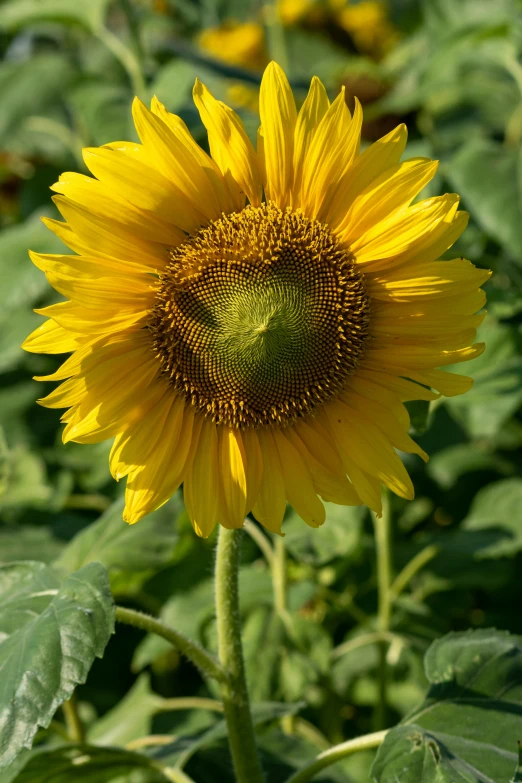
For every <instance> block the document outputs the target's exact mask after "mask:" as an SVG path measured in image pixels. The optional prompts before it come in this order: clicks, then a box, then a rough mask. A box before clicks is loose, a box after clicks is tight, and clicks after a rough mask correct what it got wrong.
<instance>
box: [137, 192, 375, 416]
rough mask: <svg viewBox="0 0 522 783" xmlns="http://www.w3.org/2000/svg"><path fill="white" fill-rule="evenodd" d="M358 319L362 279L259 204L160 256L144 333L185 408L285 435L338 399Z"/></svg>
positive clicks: (310, 229)
mask: <svg viewBox="0 0 522 783" xmlns="http://www.w3.org/2000/svg"><path fill="white" fill-rule="evenodd" d="M369 316H370V308H369V299H368V297H367V295H366V292H365V289H364V283H363V279H362V277H361V275H360V274H359V273H358V271H357V269H356V266H355V264H354V262H353V259H352V257H351V256H350V254H349V253H348V252H347V251H346V250H344V249H342V248H341V247H339V245H338V243H337V240H336V239H335V238H334V237H333V236H332V234H331V233H330V232H329V230H328V229H327V227H326V226H324V225H323V224H322V223H320V222H318V221H316V220H312V219H309V218H306V217H305V216H304V215H303V214H302V213H301V212H298V211H291V210H290V209H286V210H281V209H279V208H278V207H276V206H275V205H274V204H272V203H268V204H263V205H262V206H260V207H246V208H245V209H244V210H242V211H241V212H237V213H233V214H231V215H226V216H223V217H222V218H221V219H220V220H217V221H215V222H213V223H211V224H210V225H209V226H208V227H207V228H205V229H202V230H201V231H199V232H198V233H197V234H195V235H194V236H192V237H190V238H189V239H188V240H187V241H186V242H185V243H183V244H182V245H180V246H179V247H177V248H175V249H174V250H172V251H171V254H170V263H169V264H168V265H167V267H166V269H165V270H164V271H163V272H162V274H161V277H160V285H159V288H158V293H157V299H156V304H155V307H154V310H153V312H152V315H151V318H150V320H149V323H148V328H149V330H150V332H151V335H152V339H153V344H154V348H155V351H156V353H157V356H158V357H159V359H160V361H161V363H162V367H163V372H164V374H165V375H166V376H167V377H168V380H169V383H170V384H171V385H172V386H173V387H174V388H175V389H176V390H177V391H178V392H182V393H183V394H184V395H185V397H186V399H187V402H188V403H189V404H192V405H195V406H196V407H197V408H198V409H199V410H200V411H202V412H203V413H204V414H206V415H208V416H210V417H211V418H212V420H213V421H215V422H217V423H220V424H227V425H229V426H232V427H261V426H274V425H275V426H285V425H286V424H288V423H290V422H291V421H293V420H294V419H296V418H300V417H303V416H306V415H307V414H309V413H311V412H313V410H314V408H315V407H316V406H318V405H320V404H322V403H324V402H325V401H327V400H328V399H330V398H331V397H332V396H334V395H335V394H336V393H338V392H339V390H340V389H341V388H342V386H343V384H344V382H345V381H346V378H347V376H349V375H351V374H352V373H353V372H354V371H355V368H356V367H357V365H358V364H359V362H360V360H361V358H362V356H363V353H364V350H365V347H366V342H367V335H368V322H369Z"/></svg>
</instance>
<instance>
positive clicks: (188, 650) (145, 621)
mask: <svg viewBox="0 0 522 783" xmlns="http://www.w3.org/2000/svg"><path fill="white" fill-rule="evenodd" d="M116 622H118V623H125V624H126V625H133V626H134V627H135V628H141V629H142V630H143V631H148V632H149V633H155V634H156V635H157V636H162V637H163V638H164V639H166V640H167V641H168V642H170V643H171V644H172V645H173V646H174V647H176V649H178V650H179V651H180V652H181V653H183V655H185V656H186V657H187V658H188V659H189V660H191V661H192V663H193V664H194V665H195V666H197V667H198V669H199V670H200V671H201V672H202V673H203V674H206V675H207V676H208V677H214V679H216V680H220V681H224V680H225V679H226V677H225V673H224V671H223V669H222V668H221V666H220V665H219V663H218V662H217V661H216V659H215V658H214V656H213V655H211V654H210V653H209V652H207V651H206V650H204V649H203V648H202V647H200V646H199V644H196V642H193V641H191V640H190V639H187V637H186V636H183V634H181V633H179V632H178V631H175V630H174V628H169V626H168V625H164V624H163V623H162V622H161V620H156V618H155V617H151V616H150V615H148V614H144V613H143V612H137V611H136V610H135V609H127V608H125V607H123V606H117V607H116Z"/></svg>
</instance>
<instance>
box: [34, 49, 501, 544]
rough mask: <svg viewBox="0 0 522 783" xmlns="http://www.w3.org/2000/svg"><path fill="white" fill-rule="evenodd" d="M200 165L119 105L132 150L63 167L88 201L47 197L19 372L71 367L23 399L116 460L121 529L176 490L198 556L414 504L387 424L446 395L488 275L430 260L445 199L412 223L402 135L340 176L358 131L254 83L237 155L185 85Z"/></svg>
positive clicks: (458, 215)
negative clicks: (198, 137) (387, 502)
mask: <svg viewBox="0 0 522 783" xmlns="http://www.w3.org/2000/svg"><path fill="white" fill-rule="evenodd" d="M194 100H195V103H196V106H197V108H198V110H199V113H200V116H201V119H202V122H203V124H204V125H205V127H206V130H207V132H208V139H209V146H210V152H211V154H210V155H207V154H206V153H205V152H204V151H203V150H202V149H201V148H200V147H199V146H198V145H197V144H196V142H195V141H194V140H193V139H192V137H191V135H190V133H189V131H188V129H187V127H186V126H185V124H184V123H183V121H182V120H181V119H180V118H179V117H176V116H175V115H172V114H169V113H168V112H167V111H166V109H165V108H164V106H163V105H162V104H161V103H160V102H159V101H158V100H157V99H154V100H153V101H152V105H151V109H150V110H149V109H148V108H146V107H145V106H144V105H143V104H142V103H141V102H140V101H138V100H136V101H135V103H134V109H133V110H134V120H135V124H136V129H137V132H138V136H139V138H140V143H139V144H135V143H132V142H118V143H114V144H109V145H106V146H104V147H101V148H97V149H87V150H85V151H84V157H85V162H86V164H87V166H88V167H89V169H90V171H91V172H92V174H93V175H94V176H93V177H87V176H83V175H80V174H74V173H68V174H64V175H62V176H61V177H60V180H59V182H58V183H56V185H54V186H53V189H54V190H55V191H56V192H57V193H58V194H59V195H57V196H56V197H55V202H56V204H57V206H58V208H59V210H60V211H61V213H62V214H63V216H64V218H65V222H59V221H54V220H47V221H46V222H47V224H48V226H49V228H50V229H51V230H53V231H54V232H55V233H56V234H57V235H58V236H59V237H60V238H61V239H63V241H64V242H65V243H66V244H67V245H68V246H69V247H70V248H71V249H72V250H73V251H74V255H41V254H36V253H33V254H32V258H33V261H34V262H35V264H36V265H37V266H38V267H39V268H40V269H42V270H43V271H44V272H45V273H46V275H47V277H48V279H49V282H50V283H51V284H52V285H53V286H54V287H55V288H56V289H57V291H59V292H60V293H61V294H63V295H64V297H66V299H65V300H64V301H63V302H60V303H58V304H55V305H51V307H48V308H45V309H44V310H41V311H39V312H41V313H42V314H43V315H46V316H47V318H48V320H46V321H45V322H44V323H43V324H42V325H41V326H40V327H39V328H38V329H37V330H36V331H35V332H34V333H33V334H32V335H31V336H30V337H29V338H28V339H27V340H26V342H25V344H24V347H25V348H26V350H30V351H37V352H48V353H70V356H69V358H67V359H66V361H65V362H64V364H63V365H62V366H61V367H60V369H59V370H58V371H57V372H55V373H54V374H53V375H51V376H47V377H45V378H40V380H59V381H63V382H62V383H61V385H60V386H58V387H57V388H56V389H55V390H54V391H52V392H51V393H50V394H49V395H48V396H47V397H45V398H44V399H43V400H41V401H40V402H41V403H42V404H43V405H46V406H48V407H57V408H59V407H63V408H66V412H65V414H64V415H63V421H64V422H65V424H66V426H65V429H64V440H65V441H67V440H74V441H78V442H81V443H92V442H96V441H100V440H103V439H106V438H114V444H113V447H112V451H111V458H110V466H111V471H112V473H113V475H114V477H115V478H116V479H120V478H123V477H127V487H126V507H125V512H124V518H125V519H126V520H127V521H128V522H130V523H133V522H136V521H138V520H139V519H140V518H141V517H142V516H144V515H145V514H147V513H149V512H150V511H152V510H154V509H155V508H157V507H158V506H160V505H162V504H163V503H165V502H166V500H168V498H169V497H170V496H171V495H172V494H173V493H174V492H175V491H176V489H177V488H178V487H179V486H180V485H181V484H183V488H184V496H185V504H186V507H187V511H188V514H189V516H190V518H191V520H192V523H193V525H194V528H195V529H196V531H197V533H198V534H200V535H203V536H207V535H209V534H210V532H211V531H212V529H213V527H214V525H215V524H216V523H217V522H219V523H221V524H222V525H224V526H226V527H240V526H241V525H242V524H243V519H244V517H245V515H246V514H248V513H250V512H252V513H253V514H254V516H255V517H256V518H257V519H258V520H259V521H260V522H261V523H262V524H263V525H265V526H266V527H267V528H268V529H269V530H271V531H273V532H280V530H281V523H282V520H283V516H284V512H285V508H286V504H287V502H289V503H290V504H291V505H293V506H294V508H295V510H296V511H297V513H298V514H300V516H301V517H302V518H303V519H304V520H305V521H306V522H307V523H308V524H310V525H313V526H317V525H320V524H322V523H323V521H324V518H325V513H324V507H323V504H322V502H321V499H323V500H327V501H332V502H335V503H341V504H348V505H357V504H361V503H364V504H367V505H368V506H370V507H371V508H372V509H374V510H375V511H376V512H377V513H379V512H380V508H381V487H382V485H383V484H384V485H386V486H388V487H389V488H391V489H392V490H393V491H394V492H396V493H397V494H399V495H401V496H402V497H405V498H411V497H413V487H412V484H411V480H410V478H409V476H408V474H407V472H406V470H405V468H404V466H403V464H402V462H401V459H400V457H399V456H398V454H397V450H400V451H405V452H410V453H415V454H418V455H420V456H421V457H423V458H427V456H426V455H425V454H424V452H423V451H422V450H421V449H420V448H419V446H418V445H417V444H416V443H415V442H414V441H413V440H412V439H411V438H410V436H409V435H408V428H409V419H408V414H407V411H406V408H405V406H404V403H405V402H406V401H408V400H415V399H422V400H433V399H436V397H438V396H439V395H440V394H445V395H448V396H451V395H454V394H460V393H462V392H465V391H466V390H467V389H468V388H469V387H470V385H471V381H470V379H468V378H466V377H465V376H461V375H457V374H455V373H453V372H451V373H448V372H446V371H444V370H443V369H441V368H443V367H444V366H445V365H449V364H455V363H456V362H461V361H465V360H467V359H471V358H473V357H474V356H477V355H478V354H479V353H480V352H481V351H482V348H483V346H482V345H480V344H473V339H474V334H475V329H476V327H477V326H478V324H479V323H480V321H481V320H482V318H483V315H482V314H479V311H480V310H481V308H482V307H483V305H484V301H485V300H484V295H483V292H482V291H481V290H480V285H481V284H482V283H483V282H484V281H485V280H486V279H487V277H488V276H489V273H488V272H486V271H484V270H478V269H475V267H473V266H472V264H470V263H469V262H468V261H465V260H464V259H462V258H456V259H454V260H450V261H439V260H437V259H438V258H439V257H440V256H441V255H442V254H443V253H445V252H446V250H447V249H448V248H449V247H450V246H451V245H452V244H453V242H454V241H455V239H456V238H457V237H458V236H459V235H460V234H461V232H462V231H463V230H464V228H465V226H466V221H467V215H466V213H464V212H461V211H459V209H458V197H457V196H455V195H444V196H437V197H434V198H430V199H426V200H421V201H414V200H415V198H416V196H417V195H418V193H419V192H420V190H421V189H422V188H423V187H424V185H425V184H426V183H427V182H428V181H429V180H430V179H431V178H432V177H433V175H434V173H435V170H436V164H435V163H433V162H432V161H430V160H427V159H425V158H413V159H410V160H405V161H402V160H401V158H402V155H403V152H404V147H405V143H406V129H405V127H404V126H403V125H401V126H399V127H398V128H396V129H395V130H394V131H392V132H391V133H389V134H388V135H387V136H385V137H384V138H382V139H380V140H379V141H377V142H376V143H375V144H373V145H372V146H371V147H369V148H368V149H366V150H365V151H364V152H362V153H361V152H360V148H359V142H360V132H361V123H362V112H361V107H360V105H359V104H358V103H356V108H355V111H354V113H353V116H352V115H351V114H350V112H349V110H348V108H347V106H346V103H345V100H344V95H343V94H342V93H341V94H340V95H339V96H338V97H337V98H336V99H335V100H334V101H333V102H332V103H330V101H329V99H328V97H327V95H326V92H325V89H324V87H323V85H322V84H321V82H320V81H319V80H317V79H315V78H314V79H313V80H312V83H311V86H310V91H309V93H308V96H307V98H306V100H305V101H304V103H303V105H302V107H301V108H300V110H299V112H298V111H297V109H296V106H295V102H294V97H293V95H292V91H291V89H290V86H289V84H288V81H287V79H286V77H285V75H284V73H283V72H282V70H281V69H280V68H279V67H278V66H277V65H276V64H275V63H271V64H270V65H269V66H268V68H267V69H266V71H265V74H264V76H263V81H262V85H261V90H260V96H259V105H260V114H261V127H260V129H259V134H258V139H257V149H255V148H254V146H253V145H252V143H251V141H250V139H249V138H248V136H247V135H246V133H245V131H244V129H243V126H242V123H241V120H240V119H239V117H238V116H237V115H236V114H235V113H234V112H233V111H232V110H231V109H229V108H228V107H227V106H225V105H224V104H223V103H220V102H219V101H216V100H215V99H214V98H213V96H212V95H211V94H210V93H209V92H208V90H207V89H206V88H205V87H204V86H203V85H202V84H200V83H199V82H196V86H195V88H194Z"/></svg>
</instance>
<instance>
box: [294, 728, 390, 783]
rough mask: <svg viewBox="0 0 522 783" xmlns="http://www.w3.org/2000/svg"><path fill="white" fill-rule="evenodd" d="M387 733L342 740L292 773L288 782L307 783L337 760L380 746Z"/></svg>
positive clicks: (379, 732) (378, 732)
mask: <svg viewBox="0 0 522 783" xmlns="http://www.w3.org/2000/svg"><path fill="white" fill-rule="evenodd" d="M386 733H387V732H386V731H376V732H375V734H366V735H365V736H364V737H356V738H355V739H351V740H348V741H347V742H342V743H341V744H340V745H335V746H334V747H333V748H329V750H325V751H324V752H323V753H320V754H319V755H318V756H316V758H315V759H314V761H312V763H311V764H308V765H307V766H306V767H303V769H300V770H299V772H296V773H295V775H292V777H291V778H288V780H287V781H286V783H307V782H308V781H309V780H312V778H313V777H314V776H315V775H316V774H317V773H318V772H320V771H321V770H322V769H324V768H325V767H329V766H331V765H332V764H335V763H336V762H337V761H340V760H341V759H344V758H346V757H347V756H351V755H352V754H353V753H357V752H358V751H360V750H371V749H372V748H378V747H379V745H381V744H382V743H383V741H384V738H385V736H386Z"/></svg>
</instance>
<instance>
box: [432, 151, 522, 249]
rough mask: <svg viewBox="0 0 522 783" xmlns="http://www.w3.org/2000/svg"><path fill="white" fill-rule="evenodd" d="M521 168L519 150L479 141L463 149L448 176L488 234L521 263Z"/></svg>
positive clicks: (452, 162) (450, 168) (452, 163)
mask: <svg viewBox="0 0 522 783" xmlns="http://www.w3.org/2000/svg"><path fill="white" fill-rule="evenodd" d="M519 168H520V156H519V152H518V150H512V149H509V148H506V147H505V146H502V145H501V144H498V143H497V142H493V141H485V140H482V139H477V140H472V141H470V142H469V144H465V145H464V146H463V147H462V149H461V150H460V151H459V152H458V154H457V155H455V157H454V158H453V160H452V161H451V164H450V165H449V166H448V168H447V172H446V173H447V175H448V177H449V178H450V181H451V182H452V184H453V186H454V187H455V190H456V191H457V192H458V193H460V195H461V196H462V197H463V199H464V203H465V206H466V207H467V208H468V209H469V210H471V212H472V213H473V216H474V218H475V219H476V220H478V222H479V223H480V224H481V226H482V228H483V229H484V230H485V231H486V232H487V234H489V235H490V236H492V237H493V238H494V239H496V240H497V242H499V243H500V244H501V245H503V246H504V247H505V248H506V249H507V250H508V251H509V252H510V253H511V254H512V255H513V257H514V258H515V259H516V260H518V261H519V262H522V222H521V220H520V209H521V207H522V196H521V193H520V186H519V178H518V176H519V175H517V172H518V171H519ZM485 172H487V186H486V183H485V179H484V173H485Z"/></svg>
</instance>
